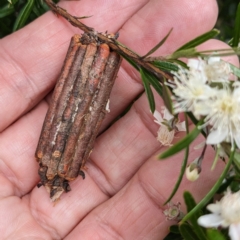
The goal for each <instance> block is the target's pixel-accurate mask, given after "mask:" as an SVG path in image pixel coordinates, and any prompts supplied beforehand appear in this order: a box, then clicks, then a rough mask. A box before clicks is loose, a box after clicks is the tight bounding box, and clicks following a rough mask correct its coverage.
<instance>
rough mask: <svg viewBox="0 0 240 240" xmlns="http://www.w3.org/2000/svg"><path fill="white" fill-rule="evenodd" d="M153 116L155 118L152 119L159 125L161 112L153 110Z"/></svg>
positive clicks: (161, 119)
mask: <svg viewBox="0 0 240 240" xmlns="http://www.w3.org/2000/svg"><path fill="white" fill-rule="evenodd" d="M153 116H154V117H155V118H156V120H154V122H156V123H158V124H159V125H161V122H162V121H163V118H162V115H161V113H160V112H158V111H157V110H155V111H154V113H153Z"/></svg>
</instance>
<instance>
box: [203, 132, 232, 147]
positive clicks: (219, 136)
mask: <svg viewBox="0 0 240 240" xmlns="http://www.w3.org/2000/svg"><path fill="white" fill-rule="evenodd" d="M226 137H227V131H218V130H213V131H211V132H210V134H209V135H208V137H207V140H206V143H207V144H218V143H220V142H223V140H225V139H226Z"/></svg>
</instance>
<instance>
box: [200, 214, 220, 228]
mask: <svg viewBox="0 0 240 240" xmlns="http://www.w3.org/2000/svg"><path fill="white" fill-rule="evenodd" d="M222 221H223V219H222V218H221V216H220V215H217V214H207V215H203V216H201V217H200V218H199V219H198V224H199V225H201V226H203V227H218V226H220V225H221V223H222Z"/></svg>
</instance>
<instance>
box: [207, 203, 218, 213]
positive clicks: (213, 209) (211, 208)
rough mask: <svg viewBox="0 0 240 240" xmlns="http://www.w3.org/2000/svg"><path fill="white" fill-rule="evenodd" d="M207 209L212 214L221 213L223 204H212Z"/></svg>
mask: <svg viewBox="0 0 240 240" xmlns="http://www.w3.org/2000/svg"><path fill="white" fill-rule="evenodd" d="M207 209H208V210H209V211H210V212H212V213H221V203H220V202H216V203H211V204H209V205H207Z"/></svg>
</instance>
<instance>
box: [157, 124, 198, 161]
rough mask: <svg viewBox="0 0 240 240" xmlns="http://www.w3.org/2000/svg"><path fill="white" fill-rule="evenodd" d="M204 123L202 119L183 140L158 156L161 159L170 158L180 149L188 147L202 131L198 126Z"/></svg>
mask: <svg viewBox="0 0 240 240" xmlns="http://www.w3.org/2000/svg"><path fill="white" fill-rule="evenodd" d="M201 124H202V121H200V122H199V124H198V125H197V126H196V127H195V128H194V129H193V130H192V131H191V132H190V133H189V134H187V135H186V136H185V137H184V138H183V139H182V140H181V141H179V142H178V143H176V144H174V145H173V146H172V147H170V148H169V149H168V150H166V151H165V152H163V153H162V154H161V155H160V156H158V158H159V159H165V158H168V157H170V156H172V155H174V154H176V153H178V152H180V151H182V150H183V149H184V148H186V147H188V146H189V145H190V143H191V142H192V141H193V140H194V139H196V137H197V136H198V135H199V133H200V132H201V131H200V130H199V129H198V126H199V125H201Z"/></svg>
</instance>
